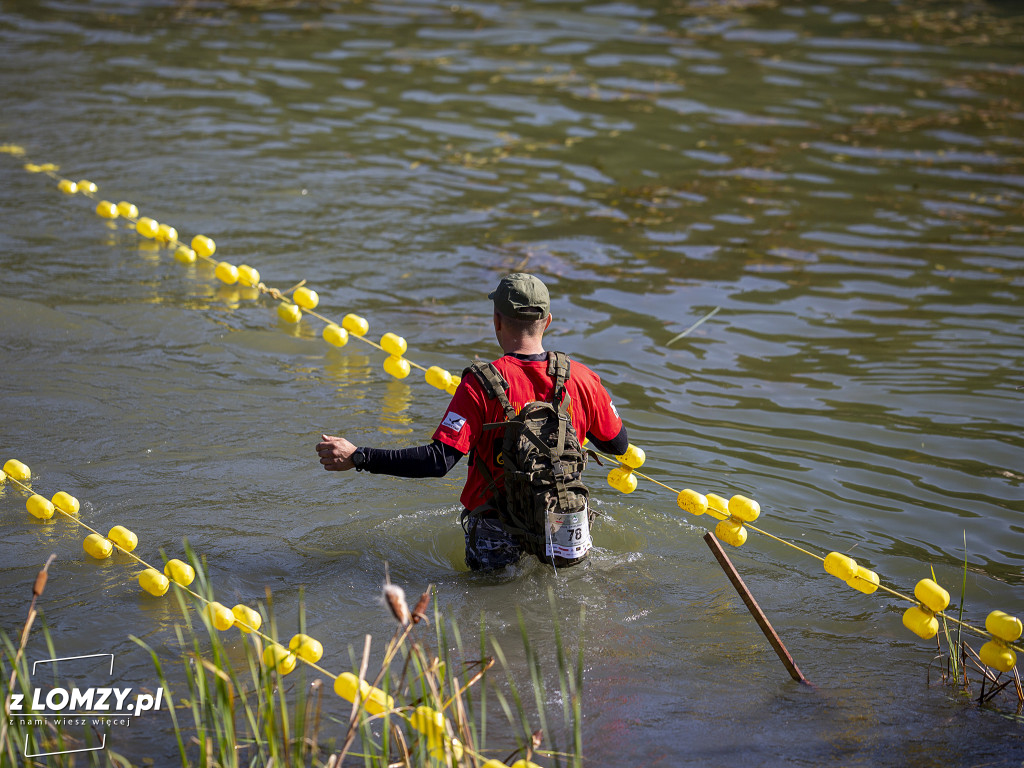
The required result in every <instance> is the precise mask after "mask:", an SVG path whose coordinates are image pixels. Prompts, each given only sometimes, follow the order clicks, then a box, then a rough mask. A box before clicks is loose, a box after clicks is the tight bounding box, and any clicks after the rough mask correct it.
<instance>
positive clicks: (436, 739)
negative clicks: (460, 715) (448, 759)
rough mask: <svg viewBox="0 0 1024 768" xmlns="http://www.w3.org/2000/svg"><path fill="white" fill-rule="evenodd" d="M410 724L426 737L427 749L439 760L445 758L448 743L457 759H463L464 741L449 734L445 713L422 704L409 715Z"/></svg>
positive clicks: (441, 760)
mask: <svg viewBox="0 0 1024 768" xmlns="http://www.w3.org/2000/svg"><path fill="white" fill-rule="evenodd" d="M409 725H411V726H412V727H413V728H415V729H416V730H417V731H419V732H420V733H422V734H423V735H424V736H425V737H426V739H427V751H428V752H429V753H430V755H431V757H433V758H434V759H435V760H437V761H438V762H443V761H444V760H445V751H446V749H445V745H446V744H447V745H448V749H449V750H451V754H452V757H453V758H454V759H455V760H461V759H462V752H463V750H462V743H461V742H460V741H459V740H458V739H453V738H451V737H449V736H448V728H447V723H446V722H445V716H444V713H442V712H438V711H437V710H436V709H433V708H431V707H426V706H423V705H420V706H418V707H416V710H415V711H414V712H413V713H412V714H411V715H410V716H409Z"/></svg>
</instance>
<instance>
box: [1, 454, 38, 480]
mask: <svg viewBox="0 0 1024 768" xmlns="http://www.w3.org/2000/svg"><path fill="white" fill-rule="evenodd" d="M4 472H6V473H7V475H8V477H13V478H14V479H15V480H31V479H32V470H31V469H29V468H28V465H27V464H22V463H21V462H20V461H18V460H17V459H8V460H7V461H6V462H4Z"/></svg>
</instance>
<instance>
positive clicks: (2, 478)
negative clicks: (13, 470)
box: [0, 469, 7, 485]
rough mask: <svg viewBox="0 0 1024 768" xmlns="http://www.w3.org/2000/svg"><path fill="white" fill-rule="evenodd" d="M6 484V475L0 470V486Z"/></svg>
mask: <svg viewBox="0 0 1024 768" xmlns="http://www.w3.org/2000/svg"><path fill="white" fill-rule="evenodd" d="M6 482H7V473H6V472H4V471H3V470H2V469H0V485H3V484H4V483H6Z"/></svg>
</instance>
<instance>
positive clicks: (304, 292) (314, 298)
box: [292, 286, 320, 309]
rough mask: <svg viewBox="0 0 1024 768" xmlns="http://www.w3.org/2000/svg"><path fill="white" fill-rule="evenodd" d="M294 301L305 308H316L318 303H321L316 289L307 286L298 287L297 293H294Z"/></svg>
mask: <svg viewBox="0 0 1024 768" xmlns="http://www.w3.org/2000/svg"><path fill="white" fill-rule="evenodd" d="M292 301H294V302H295V303H296V304H298V305H299V306H300V307H302V308H303V309H316V307H317V304H319V303H320V297H319V296H318V295H317V292H316V291H313V290H310V289H309V288H307V287H306V286H302V287H301V288H296V289H295V293H293V294H292Z"/></svg>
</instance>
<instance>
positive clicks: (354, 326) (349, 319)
mask: <svg viewBox="0 0 1024 768" xmlns="http://www.w3.org/2000/svg"><path fill="white" fill-rule="evenodd" d="M341 325H342V327H343V328H344V329H345V330H346V331H348V332H349V333H351V334H352V335H353V336H365V335H366V332H367V331H368V330H370V324H369V323H368V322H366V318H365V317H360V316H359V315H353V314H352V313H351V312H349V313H348V314H347V315H345V316H344V317H343V318H342V319H341Z"/></svg>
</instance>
